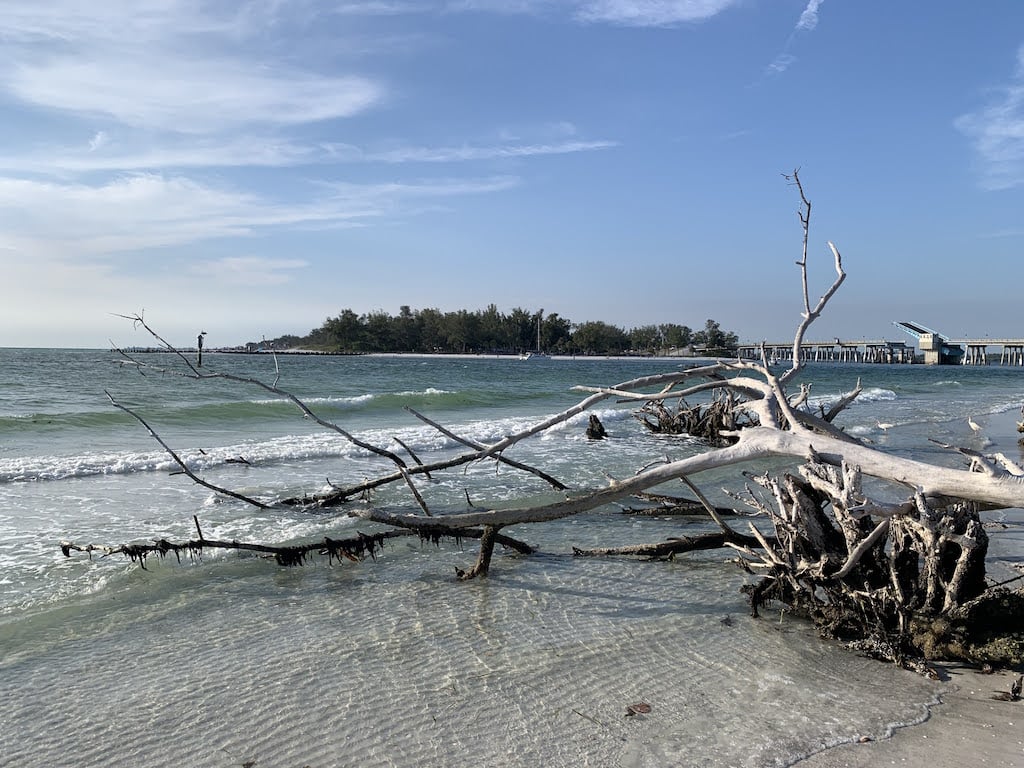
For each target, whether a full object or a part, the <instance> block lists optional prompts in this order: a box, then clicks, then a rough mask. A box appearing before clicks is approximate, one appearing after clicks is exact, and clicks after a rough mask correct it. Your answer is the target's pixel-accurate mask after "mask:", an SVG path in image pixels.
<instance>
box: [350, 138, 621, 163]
mask: <svg viewBox="0 0 1024 768" xmlns="http://www.w3.org/2000/svg"><path fill="white" fill-rule="evenodd" d="M615 146H617V143H616V142H614V141H569V142H562V143H559V144H507V145H500V146H480V145H468V144H467V145H463V146H458V147H412V146H409V147H396V148H393V149H386V150H376V151H364V150H361V149H358V148H356V147H352V146H349V145H336V146H334V147H332V151H333V152H335V153H336V156H337V157H338V158H339V159H347V160H354V161H355V160H359V161H365V162H380V163H458V162H467V161H472V160H500V159H511V158H524V157H536V156H540V155H564V154H571V153H575V152H593V151H595V150H600V149H609V148H612V147H615Z"/></svg>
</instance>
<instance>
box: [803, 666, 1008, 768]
mask: <svg viewBox="0 0 1024 768" xmlns="http://www.w3.org/2000/svg"><path fill="white" fill-rule="evenodd" d="M933 666H934V667H935V668H936V669H937V671H938V672H939V674H940V675H941V676H942V678H943V680H944V681H945V682H946V690H944V691H943V692H942V693H941V694H940V696H941V701H940V702H939V703H938V704H935V705H932V706H931V707H930V711H929V715H928V717H927V719H926V720H925V721H924V722H922V723H920V724H918V725H908V726H905V727H902V728H897V729H895V730H894V731H893V734H892V736H891V737H890V738H887V739H883V740H880V741H869V742H865V743H848V744H841V745H838V746H835V747H832V748H830V749H826V750H823V751H821V752H817V753H815V754H813V755H810V756H809V757H806V758H803V759H802V760H799V761H797V762H796V763H795V764H794V765H796V766H798V767H799V768H868V767H869V766H879V765H927V766H929V768H961V766H965V765H987V766H1024V701H1002V700H999V699H997V698H993V697H994V696H996V695H997V694H998V693H1000V692H1008V691H1009V689H1010V685H1011V684H1012V683H1013V681H1014V680H1015V679H1016V677H1017V673H1016V672H1013V671H1010V670H997V671H995V672H993V673H991V674H983V673H982V672H980V671H978V670H976V669H972V668H970V667H966V666H963V665H959V664H937V665H933Z"/></svg>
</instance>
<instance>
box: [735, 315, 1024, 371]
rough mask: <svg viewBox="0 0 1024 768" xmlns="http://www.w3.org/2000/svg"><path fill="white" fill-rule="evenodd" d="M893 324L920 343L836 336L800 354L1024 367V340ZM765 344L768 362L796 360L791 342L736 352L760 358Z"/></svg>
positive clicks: (805, 357) (815, 358) (813, 358)
mask: <svg viewBox="0 0 1024 768" xmlns="http://www.w3.org/2000/svg"><path fill="white" fill-rule="evenodd" d="M893 325H895V326H896V327H897V328H899V329H900V330H901V331H903V332H904V333H907V334H909V335H910V336H912V337H913V338H914V339H916V340H917V345H916V346H915V345H914V344H906V343H905V342H902V341H878V340H874V341H872V340H867V339H850V340H843V339H838V338H837V339H834V340H832V341H805V342H803V343H802V344H801V345H800V349H799V351H798V354H799V355H800V359H801V360H802V361H806V362H839V363H917V362H923V363H924V364H925V365H991V364H998V365H1017V366H1024V339H990V338H984V339H951V338H949V337H947V336H945V335H943V334H941V333H938V332H937V331H933V330H931V329H930V328H926V327H925V326H923V325H921V324H920V323H914V322H910V321H898V322H894V323H893ZM762 347H763V348H764V351H765V355H766V356H767V358H768V360H769V362H788V361H792V359H793V342H791V341H789V342H782V343H777V342H761V343H760V344H740V345H739V347H738V348H737V354H738V355H739V357H740V359H742V360H760V359H761V349H762ZM918 349H920V353H918ZM996 354H998V356H999V357H998V363H997V362H996V361H997V358H996Z"/></svg>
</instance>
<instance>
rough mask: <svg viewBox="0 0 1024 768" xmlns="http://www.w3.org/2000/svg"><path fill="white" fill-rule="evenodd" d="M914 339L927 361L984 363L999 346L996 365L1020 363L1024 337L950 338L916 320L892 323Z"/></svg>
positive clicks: (993, 356)
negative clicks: (993, 349)
mask: <svg viewBox="0 0 1024 768" xmlns="http://www.w3.org/2000/svg"><path fill="white" fill-rule="evenodd" d="M893 325H895V326H896V327H897V328H899V329H900V330H901V331H903V332H905V333H908V334H910V335H911V336H913V337H914V338H916V339H917V343H918V346H920V348H921V352H922V354H923V355H924V362H925V363H926V364H927V365H950V364H953V365H956V364H959V365H988V364H989V362H990V360H991V361H993V362H994V360H995V353H994V352H991V353H990V352H989V348H990V347H992V348H996V349H998V350H999V365H1022V366H1024V339H991V338H984V339H966V338H965V339H951V338H949V337H947V336H945V335H943V334H941V333H939V332H938V331H933V330H932V329H931V328H925V327H924V326H923V325H921V324H920V323H914V322H910V321H906V320H900V321H896V322H894V323H893Z"/></svg>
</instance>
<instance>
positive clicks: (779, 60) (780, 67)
mask: <svg viewBox="0 0 1024 768" xmlns="http://www.w3.org/2000/svg"><path fill="white" fill-rule="evenodd" d="M824 2H825V0H808V1H807V5H806V7H805V8H804V10H803V13H801V14H800V18H799V19H797V22H796V26H795V27H794V28H793V32H792V33H791V34H790V36H789V39H788V40H786V45H785V46H784V47H783V49H782V53H780V54H779V55H778V56H776V57H775V58H774V59H773V60H772V62H771V64H769V65H768V73H769V74H773V75H778V74H782V73H783V72H785V71H786V70H787V69H789V68H790V66H792V65H793V63H794V62H796V56H794V55H793V54H792V53H791V52H790V51H791V49H792V47H793V43H794V42H795V41H796V37H797V35H798V34H800V33H802V32H811V31H813V30H814V29H815V28H816V27H817V26H818V9H819V8H820V7H821V4H822V3H824Z"/></svg>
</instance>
